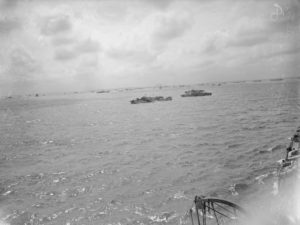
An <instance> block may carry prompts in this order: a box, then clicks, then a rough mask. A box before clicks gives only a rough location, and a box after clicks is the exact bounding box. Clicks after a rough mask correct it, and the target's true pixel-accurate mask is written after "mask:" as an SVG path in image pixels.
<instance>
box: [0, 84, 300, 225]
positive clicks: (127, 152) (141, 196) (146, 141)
mask: <svg viewBox="0 0 300 225" xmlns="http://www.w3.org/2000/svg"><path fill="white" fill-rule="evenodd" d="M191 89H203V90H205V91H208V92H212V95H211V96H203V97H185V98H184V97H181V94H183V93H184V92H185V91H187V90H191ZM142 96H164V97H168V96H171V97H172V101H164V102H153V103H145V104H130V100H132V99H135V98H139V97H142ZM299 126H300V79H275V80H256V81H246V82H231V83H230V82H228V83H219V84H198V85H181V86H159V87H147V88H132V89H118V90H111V91H110V92H109V93H96V92H82V93H77V92H74V93H62V94H39V96H38V97H36V96H16V97H15V96H13V97H11V98H5V97H3V98H1V100H0V224H1V225H29V224H30V225H42V224H45V225H48V224H49V225H50V224H62V225H75V224H76V225H77V224H78V225H79V224H82V225H90V224H91V225H96V224H103V225H146V224H164V225H165V224H191V223H190V220H189V218H188V216H187V211H188V210H189V209H190V208H191V207H192V206H193V200H194V197H195V196H196V195H198V196H209V197H214V198H222V199H227V200H230V201H232V202H235V203H237V204H239V205H241V206H242V207H244V208H245V209H247V210H250V211H251V209H252V207H253V205H256V206H255V207H256V208H257V207H258V208H259V207H260V208H259V209H261V210H267V207H266V208H263V207H264V206H262V203H261V199H264V202H266V201H268V200H267V199H270V198H273V197H274V179H275V178H274V177H275V174H276V168H278V160H280V159H282V158H284V156H285V149H286V147H287V146H288V144H289V139H288V138H289V137H291V136H292V135H293V134H294V132H295V130H296V129H297V127H299ZM275 194H276V193H275ZM272 196H273V197H272Z"/></svg>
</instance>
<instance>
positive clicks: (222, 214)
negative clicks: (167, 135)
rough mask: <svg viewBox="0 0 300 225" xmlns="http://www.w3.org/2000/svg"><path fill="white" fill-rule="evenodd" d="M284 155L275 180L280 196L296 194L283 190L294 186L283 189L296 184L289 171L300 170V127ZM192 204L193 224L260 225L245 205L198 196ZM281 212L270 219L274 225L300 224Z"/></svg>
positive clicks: (296, 219) (279, 163)
mask: <svg viewBox="0 0 300 225" xmlns="http://www.w3.org/2000/svg"><path fill="white" fill-rule="evenodd" d="M284 156H285V157H284V159H282V160H279V161H278V168H277V174H276V179H277V182H275V183H277V184H278V185H277V189H278V193H277V194H276V195H279V197H280V198H284V197H285V196H286V195H292V194H293V193H292V192H289V193H284V192H286V191H287V190H291V189H286V188H282V186H283V184H284V183H285V186H295V184H293V183H296V182H294V179H285V178H286V177H287V174H289V175H290V174H291V173H292V172H297V173H298V171H299V166H298V158H300V127H298V128H297V131H296V132H295V134H294V135H293V136H292V137H291V138H290V143H289V145H288V147H287V148H286V149H285V153H284ZM289 177H291V176H289ZM293 178H294V177H293ZM286 180H287V181H286ZM296 188H297V187H296ZM292 198H293V197H292ZM296 201H297V199H296ZM193 205H194V206H193V207H192V208H191V209H189V211H188V212H187V215H188V214H189V217H190V221H191V224H192V225H213V224H215V225H221V224H228V225H229V224H257V220H255V215H250V213H249V212H247V211H246V210H245V209H244V208H243V207H241V206H239V205H238V204H236V203H233V202H230V201H227V200H224V199H219V198H210V197H206V196H195V198H194V202H193ZM291 208H292V207H291ZM291 208H288V209H287V210H291ZM280 213H282V214H283V215H279V217H278V214H277V215H276V216H277V217H276V216H275V217H274V218H270V219H273V220H276V221H275V222H274V223H272V224H276V225H277V224H278V225H279V224H280V225H282V224H299V222H300V221H299V218H292V217H291V216H289V218H288V220H286V218H285V217H286V215H284V213H285V212H280ZM280 216H281V217H280ZM278 218H280V219H282V218H284V219H285V220H284V223H282V221H280V219H278ZM254 221H256V222H254ZM287 221H288V223H287Z"/></svg>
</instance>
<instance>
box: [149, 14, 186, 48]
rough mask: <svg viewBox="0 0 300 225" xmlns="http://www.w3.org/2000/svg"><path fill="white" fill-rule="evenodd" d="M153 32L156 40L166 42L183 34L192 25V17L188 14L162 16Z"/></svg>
mask: <svg viewBox="0 0 300 225" xmlns="http://www.w3.org/2000/svg"><path fill="white" fill-rule="evenodd" d="M157 22H158V24H157V27H156V29H155V30H154V33H153V40H154V42H158V43H164V42H168V41H170V40H172V39H176V38H178V37H181V36H183V34H184V33H185V32H186V31H187V30H188V29H189V28H190V27H191V25H192V19H191V18H190V16H189V15H188V14H181V15H177V14H176V15H173V16H164V17H160V18H158V20H157Z"/></svg>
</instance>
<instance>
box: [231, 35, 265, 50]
mask: <svg viewBox="0 0 300 225" xmlns="http://www.w3.org/2000/svg"><path fill="white" fill-rule="evenodd" d="M268 40H269V38H268V37H266V36H265V35H258V36H255V35H254V36H237V37H235V38H234V39H232V40H230V41H229V42H228V46H233V47H251V46H255V45H258V44H262V43H265V42H267V41H268Z"/></svg>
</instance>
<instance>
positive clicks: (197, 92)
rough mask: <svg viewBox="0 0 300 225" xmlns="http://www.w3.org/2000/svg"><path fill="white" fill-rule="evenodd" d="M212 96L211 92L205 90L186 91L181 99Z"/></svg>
mask: <svg viewBox="0 0 300 225" xmlns="http://www.w3.org/2000/svg"><path fill="white" fill-rule="evenodd" d="M207 95H212V93H210V92H205V91H204V90H189V91H185V93H184V94H183V95H181V97H196V96H207Z"/></svg>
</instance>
